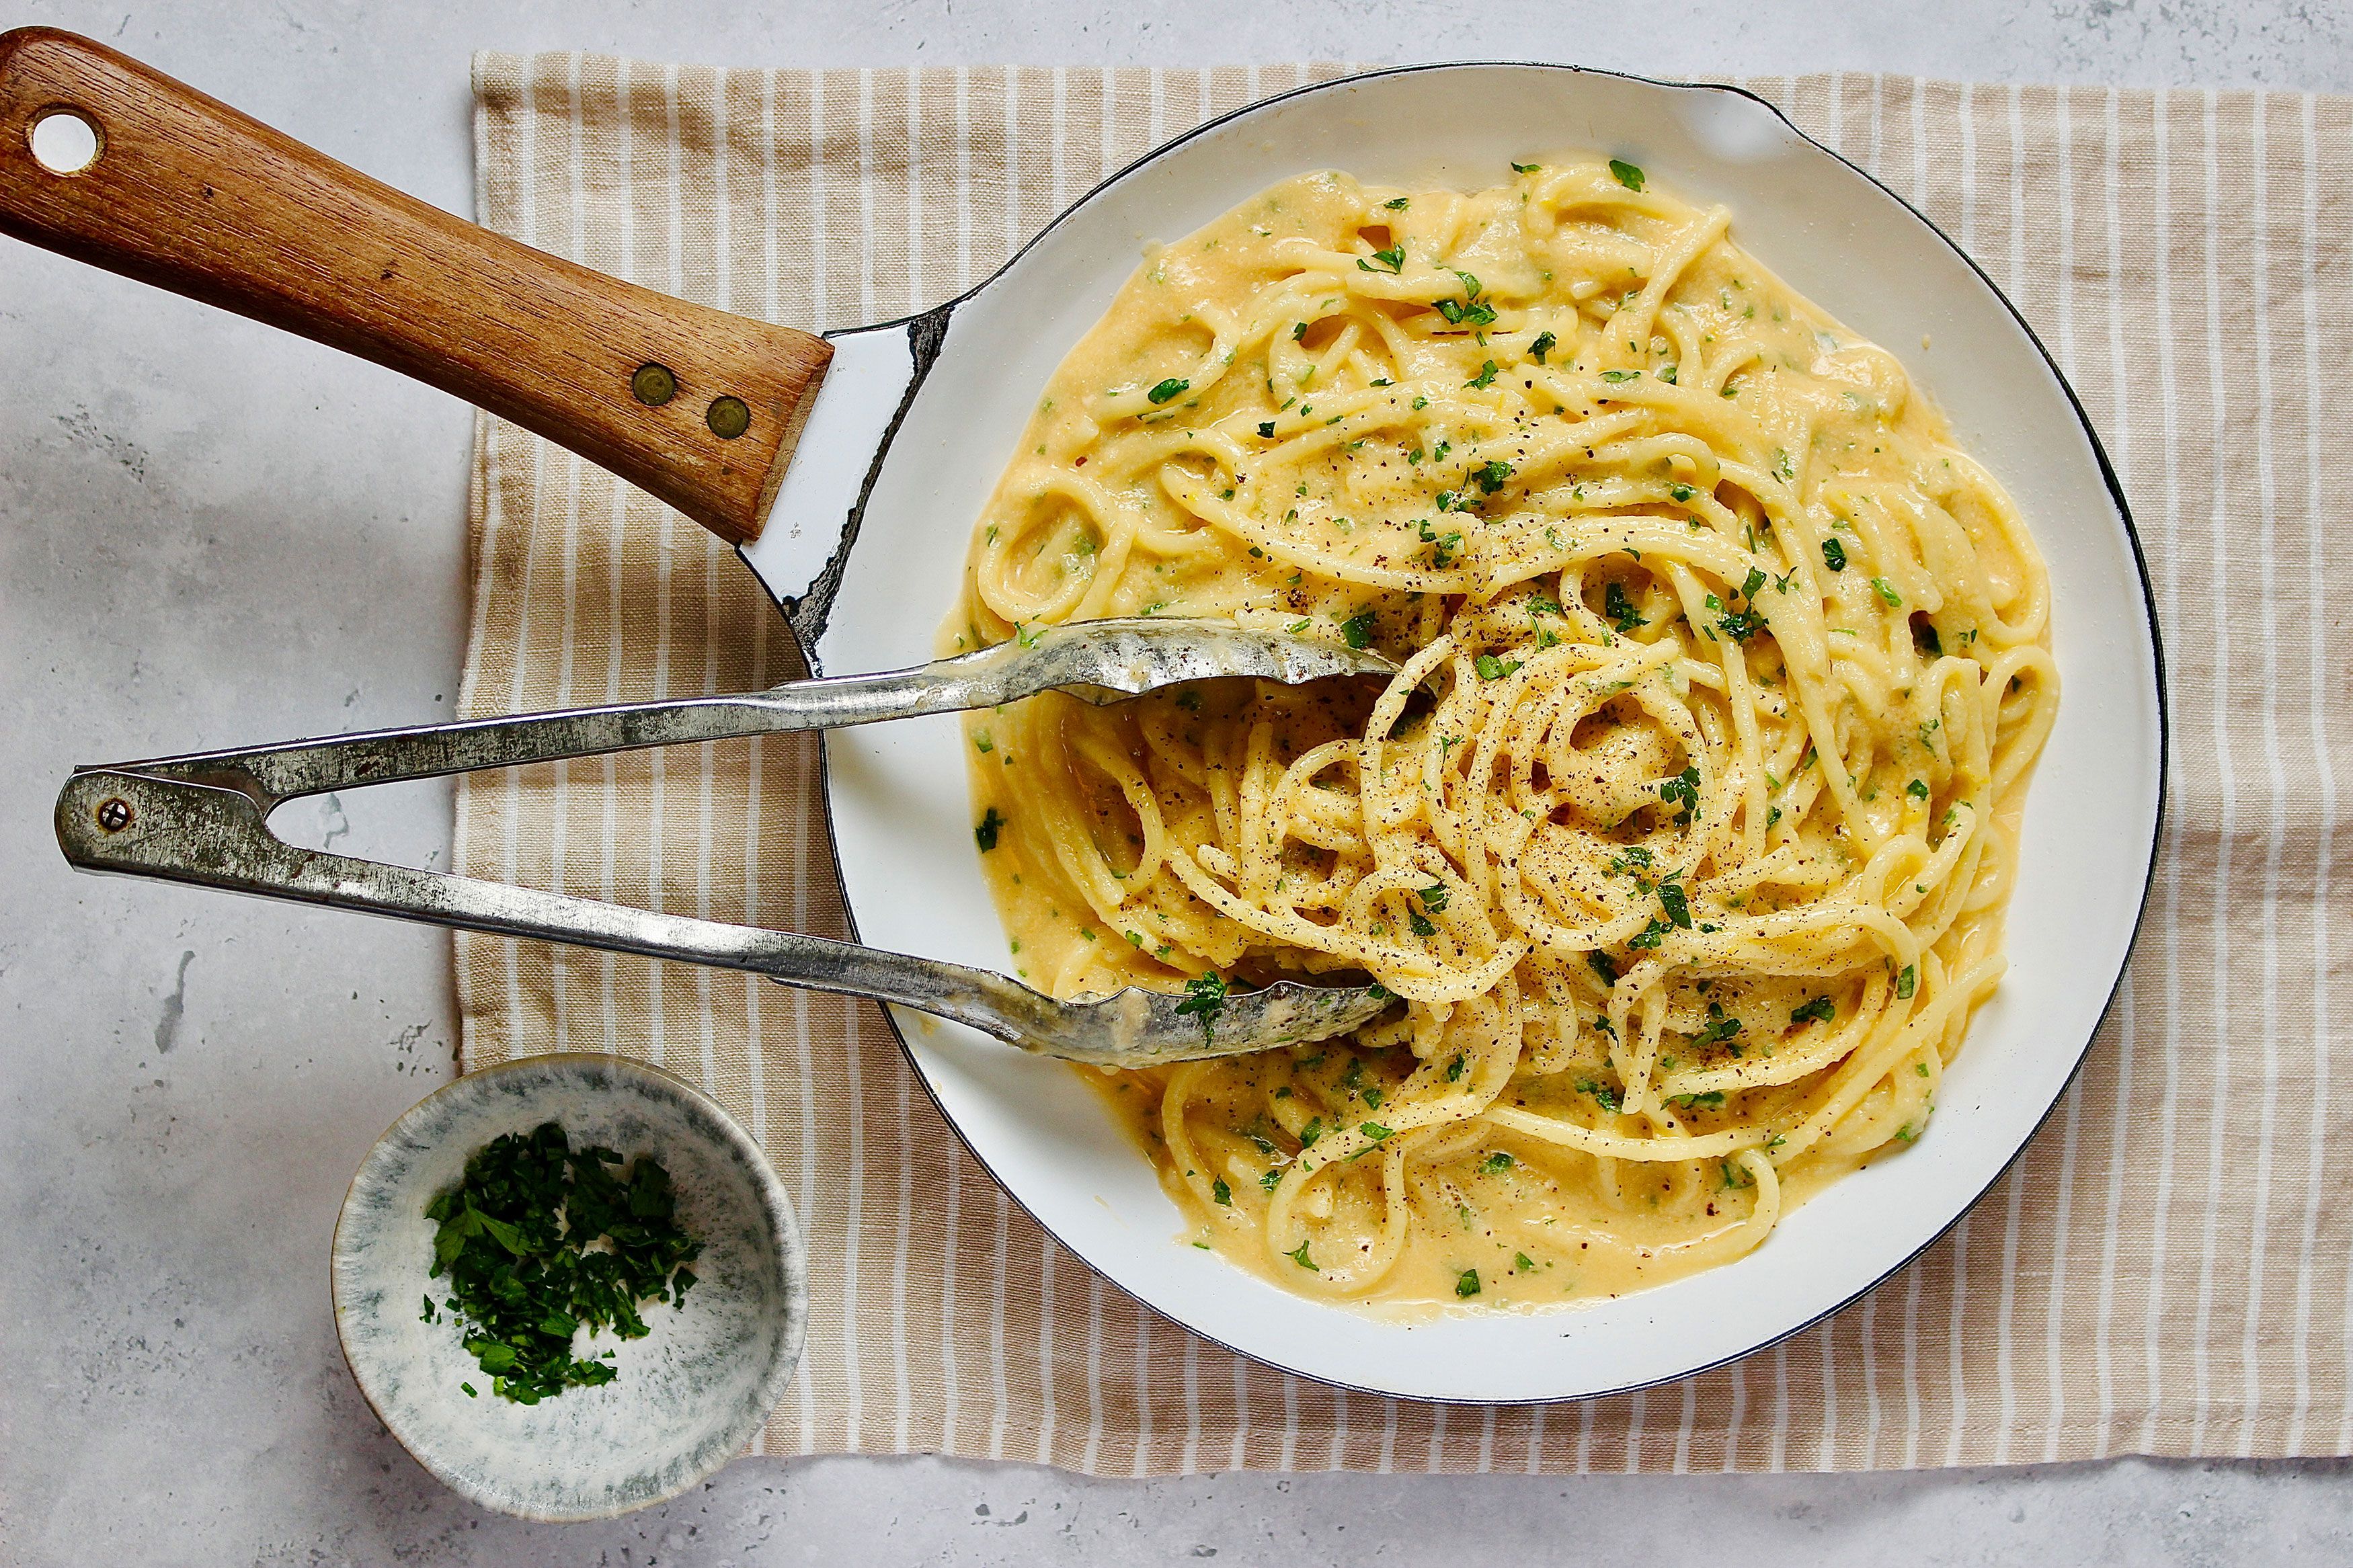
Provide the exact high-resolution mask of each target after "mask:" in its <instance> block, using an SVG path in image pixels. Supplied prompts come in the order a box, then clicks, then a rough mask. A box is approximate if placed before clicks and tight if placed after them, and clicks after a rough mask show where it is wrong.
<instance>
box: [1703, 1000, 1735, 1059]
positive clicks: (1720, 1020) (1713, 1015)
mask: <svg viewBox="0 0 2353 1568" xmlns="http://www.w3.org/2000/svg"><path fill="white" fill-rule="evenodd" d="M1740 1027H1741V1026H1740V1020H1739V1019H1737V1018H1736V1017H1734V1016H1732V1015H1731V1014H1729V1013H1727V1012H1725V1010H1724V1004H1723V1003H1721V1002H1711V1003H1709V1004H1708V1005H1707V1026H1706V1027H1704V1028H1703V1029H1701V1030H1700V1032H1699V1033H1698V1034H1697V1035H1694V1037H1692V1044H1693V1045H1694V1046H1720V1045H1723V1044H1725V1042H1727V1041H1729V1040H1730V1039H1731V1038H1732V1037H1734V1036H1735V1035H1737V1034H1739V1033H1740ZM1733 1054H1734V1055H1736V1056H1737V1055H1738V1054H1739V1053H1738V1052H1737V1051H1735V1052H1734V1053H1733Z"/></svg>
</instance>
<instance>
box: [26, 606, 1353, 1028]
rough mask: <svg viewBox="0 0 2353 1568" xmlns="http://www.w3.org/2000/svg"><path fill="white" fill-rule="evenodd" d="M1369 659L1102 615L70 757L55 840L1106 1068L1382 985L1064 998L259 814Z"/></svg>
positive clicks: (1329, 668)
mask: <svg viewBox="0 0 2353 1568" xmlns="http://www.w3.org/2000/svg"><path fill="white" fill-rule="evenodd" d="M1395 668H1396V667H1395V666H1393V665H1392V664H1391V663H1390V662H1389V661H1388V659H1386V658H1382V657H1381V656H1380V655H1378V654H1376V653H1371V652H1366V651H1360V650H1356V649H1352V648H1346V647H1334V646H1331V645H1328V644H1324V643H1319V642H1311V641H1308V640H1306V639H1304V638H1301V637H1282V636H1275V635H1270V634H1261V633H1254V632H1249V631H1245V630H1243V629H1242V628H1240V627H1239V626H1235V625H1234V624H1233V623H1231V622H1229V621H1181V620H1157V619H1155V620H1105V621H1091V622H1085V623H1082V624H1080V625H1076V626H1054V627H1049V628H1046V629H1044V630H1042V631H1039V632H1036V633H1032V634H1025V638H1018V639H1016V640H1015V641H1013V642H1008V643H1003V644H1000V645H998V646H997V647H991V648H985V649H983V650H981V651H980V652H977V653H970V654H965V655H963V656H961V657H959V658H947V659H941V660H938V661H936V662H934V663H932V664H927V665H923V666H919V667H918V668H913V669H902V670H892V671H890V672H888V673H885V674H880V675H849V676H837V677H832V678H828V679H818V680H800V681H788V682H786V683H785V684H784V685H781V686H776V687H772V688H770V689H767V690H765V691H758V692H750V693H745V694H743V695H740V696H732V697H698V698H687V699H684V700H675V701H667V702H636V703H623V704H619V705H616V706H612V707H605V708H582V709H572V710H564V711H559V712H549V713H525V714H518V715H514V716H512V717H509V718H503V719H480V720H472V721H462V722H459V723H452V724H428V725H420V726H417V727H416V728H412V729H400V730H377V731H368V732H365V733H361V734H353V735H343V736H337V737H334V738H332V739H328V740H318V741H298V742H293V743H292V744H290V745H283V746H270V747H264V748H259V749H256V750H248V751H227V752H199V753H196V754H194V755H190V756H183V757H159V758H154V759H152V760H150V761H145V762H133V763H104V764H101V765H100V766H96V767H85V768H77V769H76V770H75V771H74V773H73V776H72V777H71V778H70V779H69V780H68V781H67V783H66V785H65V788H64V789H63V790H62V791H61V792H59V794H58V806H57V830H58V846H59V847H61V848H62V849H63V850H64V851H65V856H66V858H67V859H68V860H69V861H70V862H71V863H72V864H73V865H75V866H76V867H78V868H81V869H83V870H86V871H117V872H123V873H127V874H130V875H133V876H142V877H156V878H161V879H164V880H166V881H174V882H189V883H194V884H195V885H196V886H198V887H206V888H219V889H226V890H228V891H231V892H240V893H255V894H259V895H261V896H263V897H265V898H276V899H292V900H299V901H301V902H305V903H314V904H325V905H329V906H331V907H332V908H336V909H348V910H364V911H366V912H368V913H371V914H380V915H391V916H394V917H396V918H398V919H401V920H413V921H429V922H431V923H433V924H437V925H446V926H457V927H461V928H463V929H465V930H469V931H492V932H496V933H499V934H501V935H506V936H523V937H538V938H542V939H544V940H546V941H551V942H569V943H573V944H575V945H576V946H581V947H594V948H603V949H607V950H608V951H611V952H631V953H638V954H641V955H643V956H646V957H649V958H669V959H679V960H683V961H685V962H688V963H708V964H714V965H717V966H719V967H721V968H726V969H741V970H747V971H750V972H752V973H757V974H765V975H767V976H768V977H769V978H770V979H772V980H776V981H780V982H782V983H783V984H787V985H799V986H806V987H807V988H809V989H811V990H815V991H830V992H837V993H840V994H846V995H851V996H865V997H871V998H872V999H873V1000H875V1001H878V1002H896V1003H900V1004H902V1005H906V1006H909V1007H913V1008H917V1009H919V1010H921V1011H923V1012H925V1013H931V1014H935V1015H937V1016H940V1017H943V1018H952V1019H954V1020H955V1021H956V1022H957V1023H960V1024H968V1025H970V1026H972V1027H974V1028H976V1029H979V1030H981V1031H982V1032H984V1033H986V1034H988V1035H992V1036H995V1037H997V1039H1000V1040H1003V1041H1006V1042H1008V1044H1011V1045H1015V1046H1018V1047H1021V1048H1022V1049H1024V1050H1028V1051H1031V1052H1034V1053H1036V1054H1039V1055H1041V1056H1050V1057H1060V1058H1067V1059H1069V1060H1071V1061H1081V1062H1092V1063H1096V1064H1099V1065H1103V1066H1111V1067H1138V1066H1144V1065H1147V1064H1150V1063H1154V1062H1172V1061H1185V1060H1192V1059H1197V1058H1207V1057H1222V1056H1237V1055H1240V1054H1243V1053H1245V1052H1250V1051H1256V1050H1263V1049H1266V1048H1267V1047H1271V1046H1278V1045H1282V1044H1286V1043H1290V1042H1294V1041H1301V1042H1303V1041H1309V1040H1317V1039H1322V1038H1324V1037H1327V1036H1331V1035H1336V1034H1340V1033H1342V1032H1344V1031H1345V1030H1348V1029H1352V1028H1355V1027H1356V1026H1358V1025H1360V1024H1364V1023H1366V1022H1369V1021H1370V1020H1371V1019H1373V1018H1374V1017H1376V1016H1378V1015H1379V1014H1380V1013H1381V1011H1382V1010H1383V1009H1384V1008H1386V1007H1387V1006H1388V1005H1389V1001H1390V997H1389V994H1388V992H1386V991H1384V990H1382V989H1381V988H1380V987H1379V986H1377V985H1345V986H1318V985H1305V984H1297V983H1294V982H1291V981H1282V982H1279V983H1277V984H1272V985H1269V986H1266V987H1264V988H1262V989H1260V990H1256V991H1242V990H1238V989H1227V988H1224V985H1223V982H1222V980H1221V979H1214V978H1208V977H1205V979H1204V980H1198V981H1196V982H1195V983H1194V984H1193V985H1192V986H1191V987H1190V988H1189V990H1188V992H1187V993H1186V994H1172V993H1168V992H1161V991H1148V990H1145V989H1143V988H1141V987H1135V986H1130V987H1129V988H1127V989H1125V990H1124V991H1121V992H1119V993H1117V994H1113V995H1111V996H1103V997H1079V998H1075V999H1072V1000H1071V1001H1060V1000H1058V999H1056V998H1054V997H1051V996H1048V995H1046V994H1043V993H1042V992H1039V991H1034V990H1032V989H1030V988H1029V986H1027V985H1023V984H1020V983H1018V981H1015V980H1011V979H1008V977H1006V976H1005V975H1002V974H998V973H993V972H991V971H988V970H984V969H973V968H968V967H966V966H965V965H963V964H960V963H944V962H942V961H940V960H937V959H928V958H915V957H912V956H910V955H908V954H904V953H897V952H881V951H880V950H878V949H875V948H870V947H860V946H856V945H854V944H852V943H849V942H830V941H828V940H826V939H824V938H822V937H812V936H800V935H796V934H793V933H791V932H786V931H764V930H759V929H757V928H754V927H750V926H738V925H729V924H726V923H724V922H723V921H706V920H696V919H693V918H691V917H688V916H683V915H670V914H656V913H653V912H651V911H649V910H635V909H628V908H625V907H623V906H620V905H617V904H607V903H600V902H598V901H597V900H593V899H584V898H578V897H575V896H574V895H572V894H568V893H553V892H545V891H542V890H539V889H531V888H517V887H510V886H508V885H506V884H505V883H501V882H486V881H481V880H479V879H475V878H471V877H460V876H456V875H453V874H451V873H448V872H440V871H423V870H417V869H414V868H409V867H406V866H394V865H388V864H385V863H384V862H381V861H375V860H364V859H360V858H356V857H353V856H349V855H336V854H332V853H329V852H327V851H324V850H317V849H304V848H300V847H296V846H294V845H291V844H289V843H287V842H286V841H285V840H284V839H282V838H280V837H278V836H277V835H276V834H274V833H272V832H271V831H270V830H269V826H268V818H269V814H270V813H271V812H272V811H274V810H276V809H277V808H278V807H279V806H280V805H284V804H285V803H286V802H288V801H290V800H297V799H300V798H301V797H302V796H304V795H323V794H325V793H327V792H329V791H331V790H345V789H354V788H359V787H362V786H364V785H367V784H391V783H394V782H396V781H398V780H402V779H424V778H436V777H439V776H442V775H444V774H448V773H470V772H472V771H474V770H476V769H479V768H494V767H512V766H516V765H519V764H522V763H541V762H553V761H555V760H557V759H559V758H567V757H586V756H596V755H601V754H603V753H606V752H619V751H630V750H635V749H638V748H640V747H646V746H667V745H675V744H678V743H680V742H688V741H721V740H730V739H733V738H736V737H739V736H749V735H762V734H772V733H778V732H782V731H796V730H829V729H834V728H836V727H839V726H842V725H848V724H871V723H874V722H877V721H881V720H885V719H902V718H910V717H913V716H914V715H917V714H923V713H948V712H957V711H961V710H966V709H974V708H987V707H993V706H995V705H997V704H998V703H1003V702H1011V701H1013V700H1017V699H1018V698H1023V697H1029V696H1032V695H1034V694H1036V693H1037V692H1039V691H1043V690H1045V689H1049V688H1056V689H1061V690H1064V691H1068V692H1071V694H1072V695H1074V696H1077V697H1081V698H1082V699H1085V700H1090V701H1096V702H1107V701H1114V700H1119V699H1121V698H1124V697H1130V696H1134V695H1136V694H1139V693H1142V692H1145V691H1150V690H1153V689H1156V688H1159V687H1163V686H1171V685H1176V684H1178V683H1180V682H1184V681H1190V680H1205V679H1216V678H1219V677H1232V676H1241V677H1255V678H1258V679H1270V680H1276V681H1281V682H1283V683H1284V684H1287V685H1295V684H1298V683H1301V682H1303V681H1310V680H1318V679H1323V678H1324V677H1326V676H1333V675H1382V676H1387V675H1390V674H1393V673H1394V672H1395Z"/></svg>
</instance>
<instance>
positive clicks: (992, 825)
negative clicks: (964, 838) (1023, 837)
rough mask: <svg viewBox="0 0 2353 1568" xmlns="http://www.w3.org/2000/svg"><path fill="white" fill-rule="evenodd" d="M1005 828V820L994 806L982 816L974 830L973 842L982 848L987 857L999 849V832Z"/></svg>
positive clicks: (981, 850)
mask: <svg viewBox="0 0 2353 1568" xmlns="http://www.w3.org/2000/svg"><path fill="white" fill-rule="evenodd" d="M1003 826H1005V818H1004V817H1002V816H998V815H997V807H995V806H993V805H992V806H990V807H989V808H988V810H987V812H985V813H983V814H982V816H981V819H980V821H979V823H978V824H977V825H976V826H975V827H974V828H973V830H972V841H973V842H974V843H975V844H977V845H979V846H980V852H981V853H982V854H984V855H986V854H987V853H988V852H989V851H990V850H992V849H994V848H996V847H997V830H998V829H1000V828H1002V827H1003Z"/></svg>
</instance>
